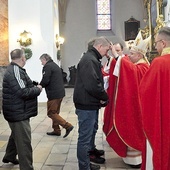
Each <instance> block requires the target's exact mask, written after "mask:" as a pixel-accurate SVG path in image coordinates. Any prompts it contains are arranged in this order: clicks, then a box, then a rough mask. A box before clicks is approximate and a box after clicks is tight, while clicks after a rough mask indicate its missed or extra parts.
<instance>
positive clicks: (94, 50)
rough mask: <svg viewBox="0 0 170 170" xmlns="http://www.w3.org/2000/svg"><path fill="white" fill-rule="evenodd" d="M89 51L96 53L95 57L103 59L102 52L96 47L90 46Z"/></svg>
mask: <svg viewBox="0 0 170 170" xmlns="http://www.w3.org/2000/svg"><path fill="white" fill-rule="evenodd" d="M88 51H91V52H93V53H95V57H96V58H97V60H100V59H102V56H101V54H100V53H99V52H98V51H97V50H96V49H95V48H94V47H92V48H90V49H89V50H88Z"/></svg>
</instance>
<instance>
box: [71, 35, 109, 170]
mask: <svg viewBox="0 0 170 170" xmlns="http://www.w3.org/2000/svg"><path fill="white" fill-rule="evenodd" d="M109 47H110V42H109V41H108V40H107V39H106V38H105V37H97V38H95V39H94V44H93V46H92V47H91V48H89V49H88V51H87V52H86V53H84V54H83V56H82V58H81V60H80V62H79V64H78V67H77V76H76V83H75V88H74V96H73V100H74V104H75V107H76V114H77V116H78V123H79V130H78V131H79V137H78V144H77V158H78V163H79V170H98V169H100V166H99V165H94V164H91V163H90V157H89V152H90V151H91V150H93V149H94V148H95V146H94V145H95V142H94V141H95V135H96V132H97V129H98V112H99V109H100V108H101V106H102V105H103V104H105V103H107V100H108V96H107V93H106V92H105V90H104V84H103V76H102V72H101V62H100V59H102V57H104V56H105V55H106V54H107V52H108V51H109Z"/></svg>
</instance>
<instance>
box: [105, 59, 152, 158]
mask: <svg viewBox="0 0 170 170" xmlns="http://www.w3.org/2000/svg"><path fill="white" fill-rule="evenodd" d="M148 68H149V65H148V64H147V63H138V64H133V63H132V62H130V61H129V60H127V58H122V59H121V65H120V72H119V76H118V78H117V80H115V79H116V78H115V77H114V76H113V77H112V78H113V79H114V80H113V83H115V81H116V84H112V80H111V77H110V79H109V80H110V81H109V89H110V88H111V89H110V91H108V94H109V105H108V106H107V107H106V108H105V112H104V118H105V119H104V127H105V129H104V130H105V131H104V132H105V134H106V140H107V142H108V143H109V144H110V146H111V147H112V148H113V150H114V151H115V152H116V153H117V154H118V155H119V156H121V157H126V153H127V146H130V147H132V148H134V149H136V150H140V151H142V150H143V147H144V141H145V140H144V139H145V138H144V134H143V131H142V121H141V110H140V105H139V95H138V86H139V83H140V80H141V78H142V76H143V75H144V74H145V72H146V71H147V70H148ZM112 74H113V72H112ZM106 118H107V119H106ZM106 127H108V129H107V131H106Z"/></svg>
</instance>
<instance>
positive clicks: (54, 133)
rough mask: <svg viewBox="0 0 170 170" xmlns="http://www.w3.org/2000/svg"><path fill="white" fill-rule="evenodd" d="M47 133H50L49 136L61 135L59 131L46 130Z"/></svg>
mask: <svg viewBox="0 0 170 170" xmlns="http://www.w3.org/2000/svg"><path fill="white" fill-rule="evenodd" d="M47 135H51V136H61V133H56V132H54V131H52V132H47Z"/></svg>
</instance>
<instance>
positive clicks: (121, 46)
mask: <svg viewBox="0 0 170 170" xmlns="http://www.w3.org/2000/svg"><path fill="white" fill-rule="evenodd" d="M118 44H119V45H120V48H121V50H123V45H122V44H121V43H117V42H116V43H114V45H118Z"/></svg>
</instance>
